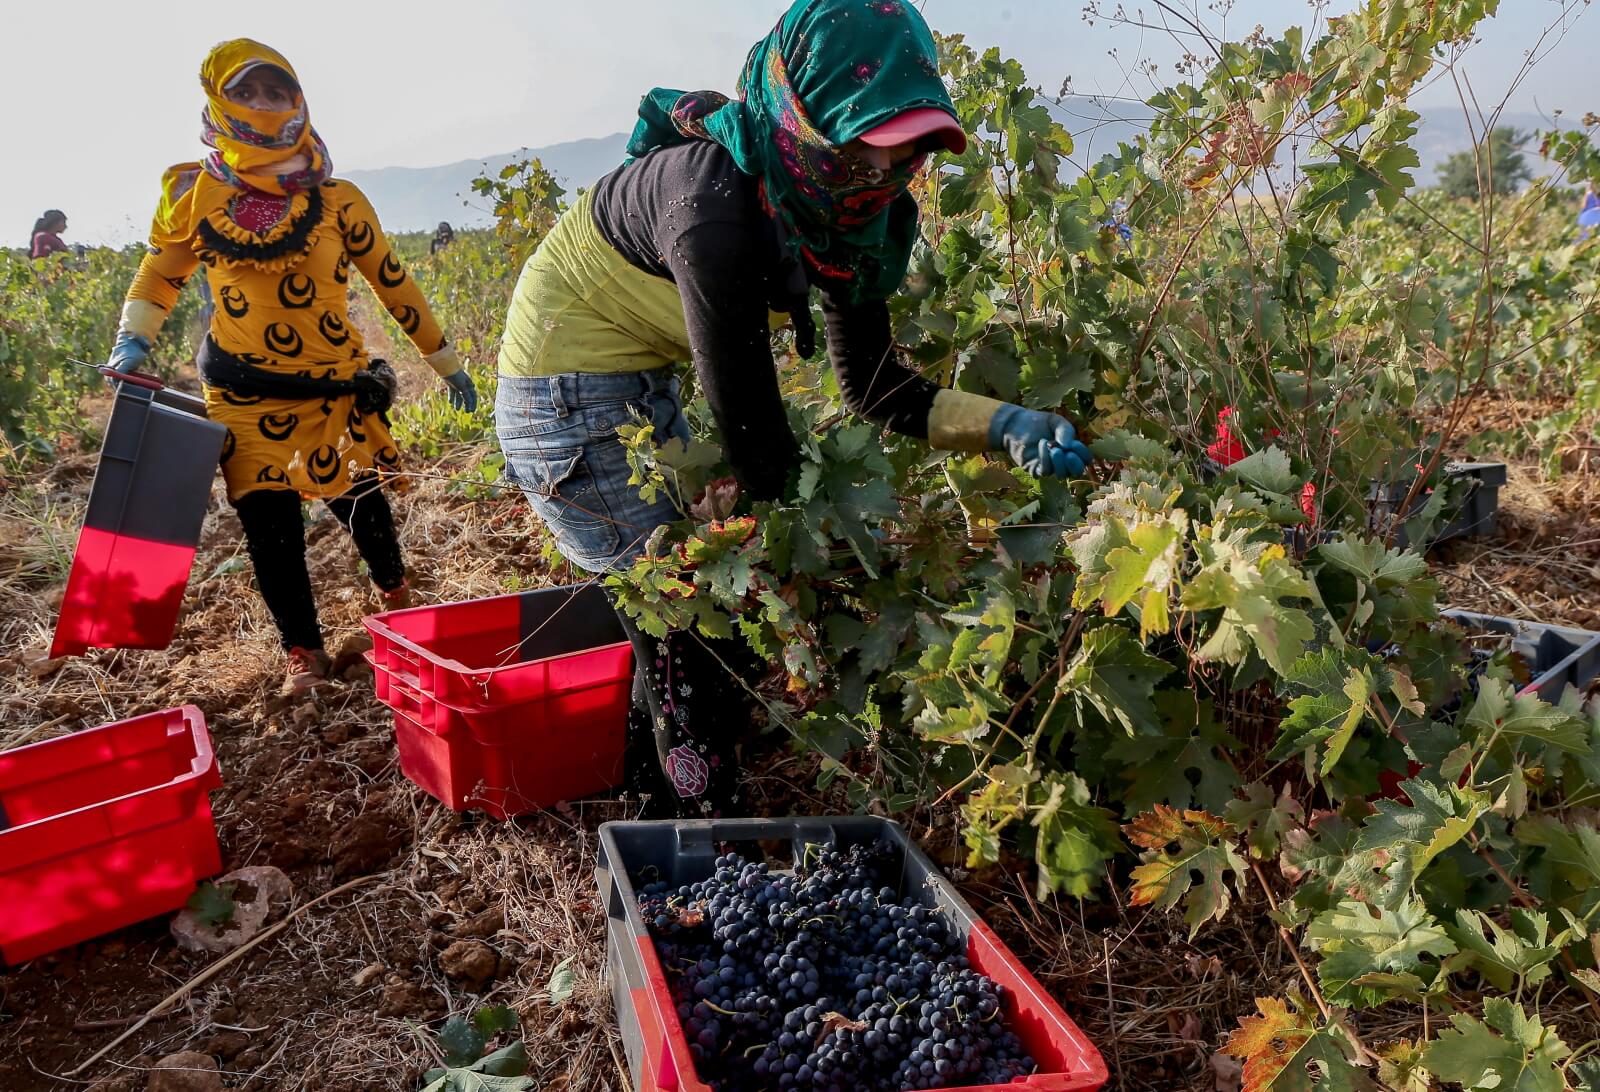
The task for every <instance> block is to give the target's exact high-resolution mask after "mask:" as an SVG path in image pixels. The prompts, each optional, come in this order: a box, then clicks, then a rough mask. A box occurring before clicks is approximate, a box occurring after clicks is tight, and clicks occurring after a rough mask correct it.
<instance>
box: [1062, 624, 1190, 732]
mask: <svg viewBox="0 0 1600 1092" xmlns="http://www.w3.org/2000/svg"><path fill="white" fill-rule="evenodd" d="M1171 672H1172V665H1171V664H1170V663H1168V662H1167V661H1165V660H1163V659H1161V658H1160V657H1158V656H1152V655H1151V654H1150V653H1149V652H1146V651H1145V649H1144V646H1143V645H1141V644H1140V643H1139V642H1138V641H1137V640H1135V639H1134V637H1133V635H1132V634H1130V633H1128V631H1127V630H1125V629H1122V628H1121V627H1119V626H1114V625H1107V626H1100V627H1099V628H1097V629H1092V630H1090V631H1089V632H1088V633H1085V634H1084V635H1083V638H1082V640H1081V641H1080V642H1079V646H1078V651H1077V654H1076V655H1074V656H1073V658H1072V660H1071V662H1070V663H1068V664H1067V669H1066V671H1065V672H1063V673H1062V675H1061V681H1060V683H1059V684H1058V689H1059V690H1060V692H1061V693H1063V694H1066V695H1068V696H1069V697H1071V698H1072V699H1073V701H1074V702H1076V703H1077V704H1078V706H1079V708H1080V710H1081V709H1082V707H1083V706H1084V705H1089V706H1092V707H1093V708H1094V709H1095V711H1096V712H1098V713H1099V714H1100V715H1101V716H1102V717H1104V718H1105V719H1106V720H1108V721H1111V722H1113V723H1116V724H1120V725H1122V727H1123V729H1124V730H1125V731H1127V732H1128V734H1129V735H1133V734H1135V733H1136V732H1138V731H1140V730H1141V729H1143V728H1148V727H1152V726H1154V725H1155V724H1156V707H1155V705H1154V703H1153V702H1152V701H1151V695H1152V694H1153V693H1154V692H1155V687H1156V683H1158V682H1160V681H1161V680H1162V679H1163V678H1165V677H1166V676H1167V675H1169V674H1171Z"/></svg>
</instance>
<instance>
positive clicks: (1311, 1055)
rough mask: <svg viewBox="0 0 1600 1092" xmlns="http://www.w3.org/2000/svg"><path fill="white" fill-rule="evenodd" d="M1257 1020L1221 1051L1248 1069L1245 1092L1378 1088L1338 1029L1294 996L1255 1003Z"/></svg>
mask: <svg viewBox="0 0 1600 1092" xmlns="http://www.w3.org/2000/svg"><path fill="white" fill-rule="evenodd" d="M1256 1009H1257V1011H1258V1012H1259V1013H1260V1015H1259V1016H1246V1017H1244V1018H1243V1019H1241V1020H1240V1021H1239V1028H1238V1030H1236V1031H1235V1032H1234V1033H1233V1034H1232V1035H1231V1036H1229V1037H1228V1042H1227V1044H1226V1045H1225V1046H1224V1047H1223V1048H1222V1051H1223V1053H1224V1054H1230V1055H1232V1056H1233V1057H1235V1058H1238V1059H1239V1060H1240V1061H1242V1062H1243V1063H1244V1087H1243V1088H1242V1089H1241V1092H1369V1090H1372V1089H1375V1088H1377V1085H1375V1084H1373V1083H1372V1079H1371V1078H1370V1077H1368V1076H1367V1074H1366V1072H1365V1071H1364V1070H1362V1069H1361V1068H1360V1067H1359V1066H1357V1065H1356V1064H1355V1062H1354V1061H1353V1054H1354V1051H1353V1048H1352V1047H1351V1045H1350V1043H1349V1041H1348V1040H1347V1039H1346V1038H1345V1036H1344V1034H1343V1033H1342V1032H1341V1031H1340V1030H1339V1029H1338V1028H1336V1027H1333V1026H1331V1025H1328V1024H1323V1023H1320V1022H1318V1021H1317V1020H1316V1019H1315V1018H1314V1017H1313V1015H1312V1013H1311V1012H1309V1011H1308V1009H1307V1007H1306V1005H1305V1003H1304V1002H1303V1001H1301V1000H1300V999H1299V998H1298V997H1295V996H1292V995H1291V997H1290V999H1289V1001H1287V1002H1285V1001H1283V1000H1282V999H1280V998H1276V997H1258V998H1256Z"/></svg>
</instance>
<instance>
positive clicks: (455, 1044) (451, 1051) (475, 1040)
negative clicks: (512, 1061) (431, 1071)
mask: <svg viewBox="0 0 1600 1092" xmlns="http://www.w3.org/2000/svg"><path fill="white" fill-rule="evenodd" d="M438 1038H439V1048H440V1049H441V1050H443V1051H444V1064H445V1065H446V1066H447V1067H449V1068H451V1069H455V1068H457V1067H460V1066H468V1065H471V1064H472V1063H473V1062H476V1061H477V1060H478V1059H479V1058H481V1057H483V1048H484V1047H485V1046H487V1045H488V1042H489V1036H487V1035H485V1034H484V1033H483V1032H481V1031H479V1030H478V1029H477V1028H475V1027H473V1026H472V1022H471V1021H469V1020H464V1019H462V1018H461V1017H459V1016H452V1017H450V1019H448V1020H446V1021H445V1023H444V1027H442V1028H440V1029H439V1036H438Z"/></svg>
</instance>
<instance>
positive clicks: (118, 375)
mask: <svg viewBox="0 0 1600 1092" xmlns="http://www.w3.org/2000/svg"><path fill="white" fill-rule="evenodd" d="M67 361H68V363H71V364H76V365H78V366H79V367H81V368H92V369H94V370H95V371H97V372H99V373H100V374H101V375H103V376H105V377H106V379H107V380H110V381H112V382H116V383H128V384H131V385H132V386H135V387H143V388H144V389H145V390H147V391H150V392H151V393H152V394H153V395H158V396H159V397H157V398H156V399H155V401H157V402H160V403H161V404H162V405H166V406H171V407H172V408H173V409H179V410H182V411H184V412H185V413H192V414H194V415H195V416H196V417H204V416H205V415H206V404H205V400H204V399H201V398H196V397H195V396H194V395H192V394H187V393H185V392H183V391H180V390H176V389H174V388H172V387H169V386H167V385H166V384H165V383H163V382H161V380H160V378H158V377H157V376H153V375H151V374H150V373H149V372H119V371H117V370H116V369H115V368H113V367H112V366H111V365H109V364H91V363H89V362H88V361H87V360H79V359H77V358H76V357H71V356H69V357H67Z"/></svg>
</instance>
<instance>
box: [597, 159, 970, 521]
mask: <svg viewBox="0 0 1600 1092" xmlns="http://www.w3.org/2000/svg"><path fill="white" fill-rule="evenodd" d="M594 220H595V226H596V227H597V228H598V229H599V231H600V234H601V235H602V236H603V237H604V238H605V240H606V241H607V242H608V243H610V244H611V245H612V246H613V247H615V248H616V250H617V252H618V253H620V254H621V255H622V256H623V257H624V258H625V259H626V260H627V261H628V263H629V264H631V265H633V266H634V267H636V268H638V269H641V270H643V271H644V272H646V273H649V274H651V275H652V276H657V277H665V278H667V279H668V280H670V281H672V282H674V283H675V284H676V285H677V286H678V292H679V294H680V295H681V296H682V298H683V316H684V324H685V327H686V329H687V331H688V335H689V347H690V349H691V351H692V352H693V355H694V367H695V373H696V375H697V377H698V379H699V382H700V387H701V389H702V390H703V391H704V392H705V395H706V400H707V402H709V403H710V406H711V412H712V413H713V414H714V415H715V416H716V420H717V425H718V427H719V428H720V429H721V430H722V436H723V442H724V444H725V445H726V451H727V456H728V462H729V463H730V464H731V465H732V466H733V470H734V473H735V474H736V475H737V476H738V478H739V480H740V483H741V484H742V485H743V486H744V488H745V490H746V491H748V492H749V493H750V494H751V495H752V496H754V497H756V498H757V499H762V500H770V499H772V498H773V497H776V496H777V495H778V494H779V493H780V492H781V491H782V489H783V485H784V481H785V480H786V478H787V476H788V473H789V471H790V469H791V468H792V466H793V465H794V462H795V460H796V458H797V452H798V447H797V445H796V443H795V439H794V434H793V433H792V432H791V431H790V430H789V424H788V420H787V418H786V417H785V415H784V408H783V398H782V396H781V394H780V393H779V390H778V377H777V371H776V369H775V368H774V366H773V361H772V343H771V332H770V329H769V327H768V312H769V310H771V311H782V312H791V311H793V310H794V309H796V308H798V307H801V306H803V299H804V295H805V292H806V288H807V279H806V275H805V273H804V272H803V271H802V266H801V263H800V262H799V261H798V260H797V259H795V258H794V257H793V256H792V254H791V253H790V251H789V249H788V247H787V246H785V245H784V242H783V239H782V236H781V234H780V228H779V226H778V225H777V224H776V223H775V222H774V221H773V219H772V218H771V217H769V216H768V215H767V214H766V212H765V210H763V209H762V207H761V200H760V197H759V195H758V193H757V189H756V180H755V179H754V178H753V177H751V176H750V175H747V174H744V173H743V172H741V171H740V170H739V169H738V167H736V166H735V165H734V162H733V157H732V156H731V155H729V154H728V152H727V150H726V149H724V148H723V147H722V146H721V145H718V144H714V143H712V142H710V141H704V140H696V141H690V142H688V143H686V144H679V145H675V146H673V147H670V148H661V149H658V150H657V151H654V152H651V153H650V154H649V155H646V156H643V157H642V158H640V159H638V160H636V161H634V162H633V163H631V164H629V165H628V166H626V167H622V168H619V169H617V170H615V171H613V172H611V173H610V174H608V175H606V177H604V178H603V179H601V180H600V181H599V183H597V184H596V186H595V190H594ZM812 284H814V285H815V287H817V288H818V289H819V291H820V294H821V298H822V313H823V324H824V330H825V332H826V335H827V341H828V358H829V361H830V362H831V363H832V365H833V370H834V373H835V375H836V376H837V378H838V381H839V390H840V392H841V393H842V394H843V395H844V399H845V403H846V404H847V405H848V406H849V407H850V409H851V410H852V411H853V412H855V413H858V414H860V415H862V416H864V417H866V418H868V419H869V420H872V421H876V422H878V423H880V424H883V425H885V426H887V427H889V428H891V429H893V430H894V431H896V432H901V433H904V434H906V435H908V436H917V437H923V438H925V437H926V436H927V434H928V411H929V410H930V409H931V408H932V406H933V396H934V394H935V393H936V392H937V391H938V389H939V388H938V385H937V384H935V383H933V382H931V381H929V380H927V379H925V378H923V377H922V376H921V375H919V374H918V373H916V372H914V371H912V370H911V369H910V368H908V367H906V365H905V364H904V363H902V362H901V360H900V359H899V356H898V354H897V353H895V351H894V341H893V337H892V334H891V330H890V324H889V308H888V305H887V304H886V303H885V302H884V301H882V300H871V301H867V302H863V303H852V302H850V299H849V293H848V290H847V289H845V288H844V287H843V286H841V285H838V284H836V283H829V282H828V281H826V280H823V279H821V278H820V277H815V276H813V277H812Z"/></svg>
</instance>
